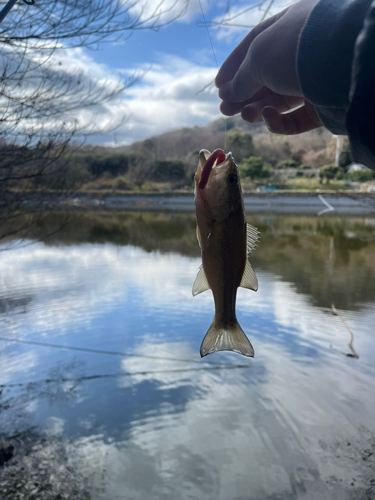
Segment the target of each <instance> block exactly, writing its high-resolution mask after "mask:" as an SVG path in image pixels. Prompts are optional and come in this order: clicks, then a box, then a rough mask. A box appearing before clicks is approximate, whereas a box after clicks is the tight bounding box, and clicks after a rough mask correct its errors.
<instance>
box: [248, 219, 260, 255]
mask: <svg viewBox="0 0 375 500" xmlns="http://www.w3.org/2000/svg"><path fill="white" fill-rule="evenodd" d="M259 238H260V236H259V231H258V229H257V228H256V227H254V226H252V225H251V224H246V248H247V255H250V254H251V252H252V251H253V250H254V248H255V247H256V244H257V242H258V241H259Z"/></svg>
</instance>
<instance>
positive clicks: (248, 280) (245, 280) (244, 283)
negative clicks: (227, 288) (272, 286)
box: [240, 259, 258, 292]
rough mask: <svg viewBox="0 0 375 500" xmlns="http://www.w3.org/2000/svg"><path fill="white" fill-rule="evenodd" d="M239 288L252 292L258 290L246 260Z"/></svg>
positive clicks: (254, 277)
mask: <svg viewBox="0 0 375 500" xmlns="http://www.w3.org/2000/svg"><path fill="white" fill-rule="evenodd" d="M240 286H241V287H242V288H248V289H249V290H254V292H256V291H257V290H258V279H257V277H256V275H255V272H254V269H253V268H252V267H251V264H250V262H249V260H248V259H246V266H245V269H244V272H243V275H242V280H241V283H240Z"/></svg>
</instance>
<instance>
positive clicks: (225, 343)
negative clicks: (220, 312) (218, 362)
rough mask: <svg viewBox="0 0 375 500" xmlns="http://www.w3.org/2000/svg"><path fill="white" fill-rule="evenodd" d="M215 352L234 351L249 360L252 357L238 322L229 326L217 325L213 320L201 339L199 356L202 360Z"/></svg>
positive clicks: (249, 345) (249, 346) (248, 343)
mask: <svg viewBox="0 0 375 500" xmlns="http://www.w3.org/2000/svg"><path fill="white" fill-rule="evenodd" d="M216 351H234V352H238V353H239V354H243V355H244V356H248V357H249V358H253V357H254V349H253V346H252V345H251V343H250V341H249V339H248V338H247V337H246V335H245V333H244V332H243V330H242V328H241V327H240V325H239V323H238V321H237V320H236V321H235V323H234V324H233V325H231V326H227V327H224V326H222V325H218V322H217V321H216V319H215V318H214V320H213V322H212V324H211V326H210V328H209V329H208V332H207V333H206V336H205V337H204V339H203V342H202V345H201V349H200V354H201V357H202V358H203V357H204V356H207V354H212V353H213V352H216Z"/></svg>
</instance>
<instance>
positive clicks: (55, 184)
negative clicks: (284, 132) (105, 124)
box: [21, 117, 373, 192]
mask: <svg viewBox="0 0 375 500" xmlns="http://www.w3.org/2000/svg"><path fill="white" fill-rule="evenodd" d="M219 147H220V148H224V149H225V150H226V151H232V153H233V156H234V158H235V160H236V162H237V164H238V165H239V168H240V171H241V178H242V183H243V186H244V188H245V191H246V190H251V189H257V188H259V187H261V186H271V187H274V188H278V189H316V188H317V187H319V188H320V187H323V188H326V189H327V188H329V189H348V188H349V187H353V186H352V185H351V182H352V181H359V182H363V181H370V180H372V179H373V173H372V172H371V171H364V172H363V171H360V172H353V173H348V172H347V167H348V166H349V165H350V164H351V157H350V153H349V149H348V144H347V141H346V140H343V141H342V143H341V148H340V155H339V159H340V161H339V166H335V165H334V162H335V156H336V151H337V139H336V137H334V136H332V134H331V133H329V132H328V131H327V130H326V129H323V128H321V129H318V130H315V131H312V132H309V133H306V134H301V135H298V136H290V137H285V136H277V135H273V134H270V133H269V132H268V130H267V129H266V127H265V126H264V124H248V123H246V122H244V121H243V120H241V119H240V118H239V117H235V118H228V119H226V120H224V119H219V120H216V121H214V122H212V123H210V124H209V125H207V126H206V127H191V128H182V129H180V130H176V131H171V132H168V133H164V134H161V135H158V136H155V137H151V138H149V139H146V140H144V141H139V142H135V143H133V144H131V145H129V146H123V147H117V148H104V147H94V146H85V147H83V148H80V149H77V150H76V151H73V150H69V151H67V152H66V153H65V154H64V155H63V157H62V158H61V160H60V163H61V165H62V167H61V169H60V170H59V169H57V170H56V169H55V171H54V175H53V176H52V177H51V176H48V175H46V176H44V177H43V176H41V177H38V178H31V179H27V180H24V181H23V183H22V186H21V187H22V189H35V188H43V186H44V187H48V189H54V190H56V189H57V190H61V189H69V190H84V191H144V192H148V191H166V190H171V189H173V190H179V189H182V190H191V189H192V188H193V176H194V172H195V170H196V167H197V162H198V153H199V150H200V149H202V148H205V149H208V150H211V151H212V150H214V149H216V148H219ZM64 158H65V159H64Z"/></svg>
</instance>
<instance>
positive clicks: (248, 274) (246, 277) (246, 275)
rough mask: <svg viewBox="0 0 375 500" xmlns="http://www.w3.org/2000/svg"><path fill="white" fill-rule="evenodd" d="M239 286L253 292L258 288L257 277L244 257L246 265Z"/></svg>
mask: <svg viewBox="0 0 375 500" xmlns="http://www.w3.org/2000/svg"><path fill="white" fill-rule="evenodd" d="M240 286H241V287H242V288H249V290H254V292H256V291H257V290H258V279H257V277H256V275H255V273H254V270H253V268H252V267H251V264H250V262H249V260H248V259H246V266H245V270H244V272H243V275H242V280H241V283H240ZM193 295H194V294H193Z"/></svg>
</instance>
